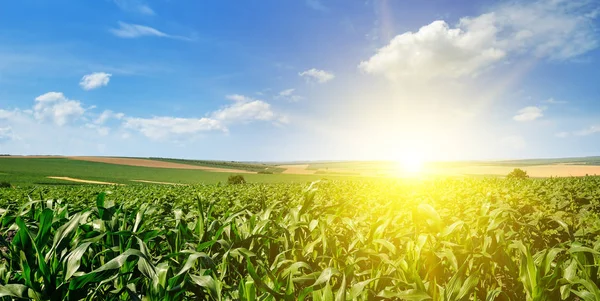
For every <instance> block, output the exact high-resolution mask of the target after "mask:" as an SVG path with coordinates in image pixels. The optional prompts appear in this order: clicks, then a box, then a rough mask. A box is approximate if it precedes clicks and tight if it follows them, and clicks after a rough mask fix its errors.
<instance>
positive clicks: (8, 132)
mask: <svg viewBox="0 0 600 301" xmlns="http://www.w3.org/2000/svg"><path fill="white" fill-rule="evenodd" d="M19 139H20V138H19V136H17V135H16V134H15V133H14V132H13V129H12V127H10V126H7V127H0V142H2V141H4V140H19Z"/></svg>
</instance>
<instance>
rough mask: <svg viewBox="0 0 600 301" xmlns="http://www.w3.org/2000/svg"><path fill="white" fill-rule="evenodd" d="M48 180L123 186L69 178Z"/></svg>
mask: <svg viewBox="0 0 600 301" xmlns="http://www.w3.org/2000/svg"><path fill="white" fill-rule="evenodd" d="M48 178H49V179H56V180H64V181H71V182H78V183H87V184H101V185H123V184H117V183H110V182H102V181H91V180H83V179H75V178H69V177H48Z"/></svg>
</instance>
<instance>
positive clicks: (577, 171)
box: [448, 164, 600, 177]
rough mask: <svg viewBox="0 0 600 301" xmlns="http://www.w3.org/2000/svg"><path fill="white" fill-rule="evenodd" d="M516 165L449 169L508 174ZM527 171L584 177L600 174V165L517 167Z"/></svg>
mask: <svg viewBox="0 0 600 301" xmlns="http://www.w3.org/2000/svg"><path fill="white" fill-rule="evenodd" d="M514 168H515V167H507V166H470V167H459V168H449V169H448V171H452V172H456V173H459V174H471V175H507V174H508V173H509V172H511V171H512V170H513V169H514ZM516 168H521V169H523V170H525V171H527V174H529V176H530V177H583V176H585V175H590V176H592V175H600V166H591V165H578V164H573V165H569V164H555V165H539V166H525V167H516Z"/></svg>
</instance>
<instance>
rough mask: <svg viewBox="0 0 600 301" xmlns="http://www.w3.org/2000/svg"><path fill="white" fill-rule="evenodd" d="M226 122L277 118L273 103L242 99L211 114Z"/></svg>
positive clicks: (216, 118)
mask: <svg viewBox="0 0 600 301" xmlns="http://www.w3.org/2000/svg"><path fill="white" fill-rule="evenodd" d="M210 116H211V117H212V118H214V119H215V120H218V121H221V122H223V123H224V124H232V123H247V122H250V121H253V120H262V121H269V120H273V119H275V118H276V115H275V113H274V112H273V111H272V110H271V105H270V104H268V103H266V102H264V101H262V100H252V101H240V102H236V103H234V104H232V105H230V106H227V107H225V108H223V109H221V110H217V111H215V112H213V113H212V114H211V115H210Z"/></svg>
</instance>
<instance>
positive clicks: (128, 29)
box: [110, 21, 192, 41]
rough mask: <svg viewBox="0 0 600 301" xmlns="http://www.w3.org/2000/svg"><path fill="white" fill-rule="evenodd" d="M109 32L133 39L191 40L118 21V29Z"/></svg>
mask: <svg viewBox="0 0 600 301" xmlns="http://www.w3.org/2000/svg"><path fill="white" fill-rule="evenodd" d="M110 32H111V33H112V34H114V35H115V36H117V37H120V38H125V39H133V38H140V37H160V38H169V39H176V40H184V41H191V40H192V39H191V38H188V37H184V36H177V35H170V34H167V33H164V32H162V31H160V30H158V29H156V28H152V27H149V26H144V25H139V24H129V23H125V22H120V21H119V28H111V29H110Z"/></svg>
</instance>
